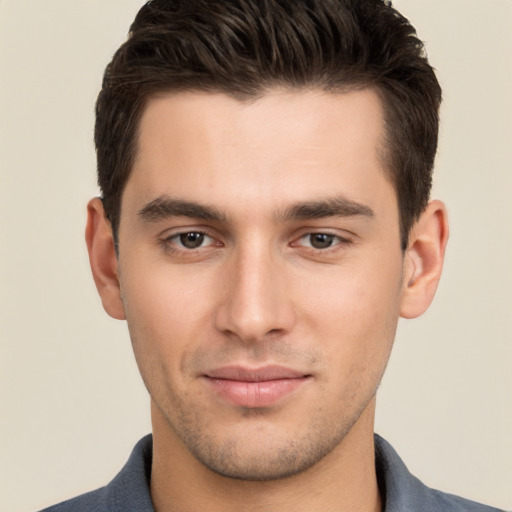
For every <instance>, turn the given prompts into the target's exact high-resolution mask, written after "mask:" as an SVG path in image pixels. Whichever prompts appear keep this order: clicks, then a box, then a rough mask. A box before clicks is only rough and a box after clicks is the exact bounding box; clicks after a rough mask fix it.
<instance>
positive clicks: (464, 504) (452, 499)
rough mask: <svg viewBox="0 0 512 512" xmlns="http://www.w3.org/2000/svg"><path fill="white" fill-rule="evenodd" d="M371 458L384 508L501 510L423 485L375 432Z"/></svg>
mask: <svg viewBox="0 0 512 512" xmlns="http://www.w3.org/2000/svg"><path fill="white" fill-rule="evenodd" d="M375 459H376V469H377V475H378V479H379V487H380V488H381V491H382V494H383V496H384V498H385V501H386V507H385V510H386V512H404V511H413V510H414V511H428V512H503V511H500V510H499V509H497V508H493V507H488V506H486V505H482V504H480V503H476V502H474V501H470V500H467V499H465V498H461V497H459V496H454V495H453V494H447V493H444V492H441V491H438V490H435V489H431V488H429V487H427V486H426V485H424V484H423V483H422V482H421V481H420V480H418V479H417V478H416V477H415V476H414V475H412V474H411V473H410V472H409V470H408V469H407V467H406V466H405V464H404V463H403V461H402V460H401V459H400V457H399V456H398V454H397V453H396V452H395V450H394V449H393V448H392V446H391V445H390V444H389V443H388V442H387V441H385V440H384V439H382V437H379V436H378V435H375Z"/></svg>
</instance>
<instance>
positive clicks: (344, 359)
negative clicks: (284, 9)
mask: <svg viewBox="0 0 512 512" xmlns="http://www.w3.org/2000/svg"><path fill="white" fill-rule="evenodd" d="M382 138H383V117H382V107H381V104H380V101H379V99H378V96H377V95H376V94H375V93H373V92H372V91H370V90H364V91H358V92H350V93H346V94H337V95H335V94H328V93H322V92H319V91H309V92H305V91H273V92H269V93H267V94H265V95H264V96H263V97H261V98H260V99H257V100H253V101H251V102H240V101H237V100H235V99H231V98H229V97H227V96H224V95H222V94H206V93H191V92H189V93H178V94H173V95H171V94H169V95H162V96H160V97H156V98H153V99H151V100H150V101H149V103H148V105H147V108H146V110H145V113H144V115H143V117H142V120H141V124H140V140H139V148H138V157H137V159H136V164H135V167H134V169H133V172H132V175H131V176H130V178H129V181H128V183H127V185H126V189H125V191H124V193H123V198H122V208H121V223H120V227H119V280H120V294H121V299H122V305H123V308H124V314H125V315H126V319H127V321H128V326H129V330H130V335H131V338H132V343H133V348H134V351H135V356H136V359H137V363H138V365H139V368H140V371H141V374H142V377H143V379H144V381H145V384H146V386H147V388H148V390H149V393H150V395H151V398H152V402H153V404H154V409H155V411H156V412H155V414H156V415H157V416H158V417H159V418H160V419H159V421H158V422H157V423H158V425H159V426H158V427H157V428H156V427H155V428H156V429H157V430H158V429H160V430H165V431H166V432H165V433H166V435H167V436H168V437H169V438H171V439H173V440H174V442H175V444H176V446H179V447H180V449H182V450H183V451H184V452H186V453H187V454H190V456H192V457H193V458H194V459H195V460H198V461H200V462H201V463H202V464H203V465H204V466H206V467H207V468H210V469H212V470H213V471H215V472H217V473H220V474H222V475H226V476H231V477H236V478H242V479H274V478H280V477H284V476H287V475H291V474H295V473H297V472H300V471H303V470H305V469H306V468H309V467H311V466H312V465H314V464H315V463H316V462H318V461H320V460H322V459H323V458H324V457H325V456H327V455H328V454H330V453H331V452H333V451H335V450H337V449H339V446H341V444H342V442H343V441H344V439H345V438H346V437H347V436H348V434H349V433H350V432H352V431H354V430H355V429H357V428H360V425H361V422H362V421H363V419H362V418H365V417H367V416H368V414H369V411H370V410H371V408H372V403H373V397H374V394H375V392H376V389H377V386H378V384H379V381H380V379H381V376H382V374H383V371H384V368H385V365H386V362H387V360H388V357H389V353H390V350H391V346H392V341H393V338H394V334H395V329H396V323H397V319H398V316H399V310H400V302H401V297H402V291H403V290H402V288H403V279H402V273H403V261H404V260H403V254H402V252H401V250H400V238H399V220H398V207H397V200H396V195H395V192H394V188H393V186H392V184H391V183H390V182H389V180H388V179H387V177H386V173H385V170H384V169H383V164H382V160H383V159H382V155H381V150H382V148H381V140H382ZM366 425H367V426H366V427H365V429H366V431H368V432H366V431H365V435H371V434H372V433H371V429H372V425H371V422H370V423H368V422H367V423H366ZM363 430H364V429H363ZM157 434H158V432H157V431H155V435H157Z"/></svg>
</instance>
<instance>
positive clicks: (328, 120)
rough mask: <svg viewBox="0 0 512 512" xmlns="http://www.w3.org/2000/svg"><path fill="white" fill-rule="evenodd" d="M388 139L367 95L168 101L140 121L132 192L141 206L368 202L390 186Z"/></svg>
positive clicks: (154, 102)
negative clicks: (161, 200) (168, 199)
mask: <svg viewBox="0 0 512 512" xmlns="http://www.w3.org/2000/svg"><path fill="white" fill-rule="evenodd" d="M383 132H384V120H383V111H382V104H381V101H380V99H379V96H378V95H377V93H375V92H374V91H372V90H370V89H365V90H360V91H352V92H347V93H340V94H332V93H325V92H322V91H318V90H310V91H302V90H299V91H297V90H275V91H270V92H268V93H266V94H264V95H263V96H261V97H259V98H257V99H252V100H250V101H239V100H237V99H234V98H231V97H229V96H227V95H225V94H220V93H218V94H213V93H202V92H184V93H172V94H171V93H168V94H161V95H158V96H155V97H152V98H151V99H150V100H149V101H148V103H147V106H146V108H145V111H144V113H143V115H142V118H141V122H140V126H139V136H138V152H137V158H136V162H135V165H134V169H133V172H132V175H131V176H130V179H129V180H128V184H127V188H126V190H125V193H126V195H127V196H134V195H136V196H137V200H138V201H139V202H141V203H142V202H149V201H151V200H154V199H155V198H156V197H158V196H161V195H164V194H167V195H172V196H175V197H182V198H186V199H189V196H190V195H193V199H194V200H196V201H200V202H207V203H211V202H212V201H215V202H218V203H222V204H223V206H224V207H229V206H231V205H233V207H234V206H235V205H236V204H238V205H246V206H247V207H249V205H251V206H252V207H255V206H256V204H257V203H258V202H259V203H260V206H261V207H263V204H265V205H268V206H269V207H271V206H272V207H274V208H277V207H278V206H282V205H283V204H286V202H287V201H288V200H289V201H294V202H296V201H307V200H310V199H311V197H312V196H322V197H325V196H327V195H330V194H331V195H332V194H336V195H340V194H341V195H349V196H351V199H353V200H356V201H363V202H364V201H366V202H367V201H368V197H367V196H368V192H370V191H371V189H379V188H382V187H388V188H389V186H390V184H389V183H388V181H387V178H386V172H385V171H384V167H383V165H382V161H383V158H382V140H383V138H384V137H383ZM370 195H371V194H370ZM374 195H375V194H374ZM134 199H135V198H134ZM123 202H124V201H123ZM271 203H273V204H271Z"/></svg>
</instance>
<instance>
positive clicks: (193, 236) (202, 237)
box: [169, 231, 213, 249]
mask: <svg viewBox="0 0 512 512" xmlns="http://www.w3.org/2000/svg"><path fill="white" fill-rule="evenodd" d="M169 241H170V242H173V243H174V244H176V245H178V246H181V247H182V248H185V249H198V248H199V247H202V246H204V245H210V244H211V243H212V242H213V238H211V237H209V236H208V235H207V234H205V233H201V232H200V231H188V232H186V233H179V234H177V235H174V236H172V237H170V238H169Z"/></svg>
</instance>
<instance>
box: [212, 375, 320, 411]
mask: <svg viewBox="0 0 512 512" xmlns="http://www.w3.org/2000/svg"><path fill="white" fill-rule="evenodd" d="M203 377H204V378H205V380H206V381H207V383H208V384H209V385H210V386H211V388H212V389H213V391H214V392H215V393H216V394H217V395H219V396H220V397H221V398H222V399H224V400H226V401H228V402H230V403H231V404H233V405H236V406H240V407H247V408H260V407H270V406H272V405H275V404H277V403H278V402H279V401H281V400H283V399H284V398H285V397H287V396H289V395H291V394H292V393H294V392H296V391H298V389H299V388H301V387H302V386H303V385H304V384H306V382H308V381H309V380H310V379H311V378H312V376H311V375H310V374H305V373H303V372H299V371H297V370H293V369H291V368H286V367H283V366H265V367H262V368H255V369H250V368H245V367H241V366H226V367H223V368H216V369H214V370H211V371H208V372H207V373H206V374H204V375H203Z"/></svg>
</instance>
